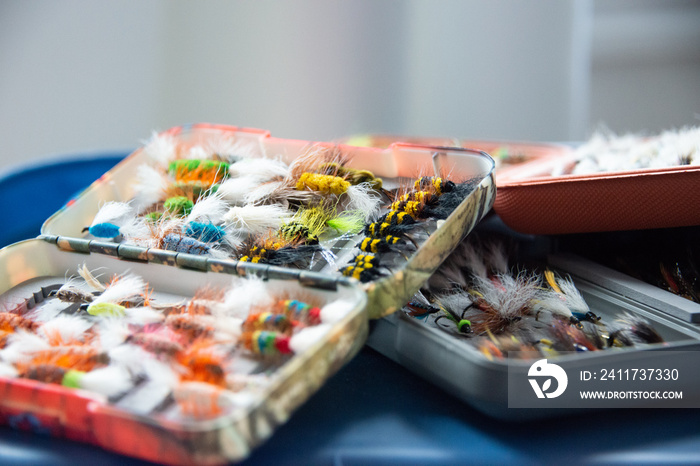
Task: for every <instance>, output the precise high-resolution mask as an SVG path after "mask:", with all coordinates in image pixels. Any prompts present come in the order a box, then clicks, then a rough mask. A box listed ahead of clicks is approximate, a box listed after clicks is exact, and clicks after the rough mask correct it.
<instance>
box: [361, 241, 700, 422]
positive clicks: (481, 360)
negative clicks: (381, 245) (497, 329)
mask: <svg viewBox="0 0 700 466" xmlns="http://www.w3.org/2000/svg"><path fill="white" fill-rule="evenodd" d="M538 260H541V261H542V262H541V264H542V266H546V267H547V268H549V269H550V270H553V271H555V273H557V274H559V276H562V277H567V278H568V279H569V280H571V282H572V283H573V284H574V285H575V287H576V289H577V290H578V292H579V293H580V296H581V297H582V298H583V300H585V302H586V304H587V306H588V308H589V309H590V310H591V311H592V312H593V313H594V315H595V318H596V319H600V323H605V324H610V323H615V322H616V319H619V318H621V317H623V316H624V315H625V314H626V315H630V316H634V317H635V318H639V319H640V321H641V322H645V323H647V324H649V325H650V326H651V327H652V328H653V329H654V332H655V334H656V335H658V336H660V338H661V339H662V340H663V341H662V342H661V341H660V342H656V343H650V344H649V343H646V342H645V343H642V342H637V343H635V345H634V346H632V347H624V348H598V349H597V350H590V351H589V350H588V349H587V348H585V347H574V345H572V346H571V347H569V348H565V347H564V346H563V345H562V347H561V348H559V349H562V351H561V352H557V351H551V349H550V347H545V345H543V344H542V343H540V344H535V343H534V342H531V344H525V343H527V342H526V341H525V340H524V339H523V338H520V339H519V340H518V341H515V340H511V339H510V338H512V337H505V336H504V335H505V334H498V335H489V336H488V337H480V339H477V338H476V337H467V336H466V335H463V334H460V333H459V332H458V331H457V329H456V328H451V329H450V331H446V330H445V328H446V325H445V324H440V325H436V324H435V322H428V321H426V320H425V319H423V318H417V317H416V316H415V314H414V312H413V311H414V309H412V308H410V307H408V306H407V307H406V308H405V309H404V310H403V311H400V312H396V313H394V314H392V315H389V316H387V317H385V318H383V319H380V320H378V321H376V322H373V324H372V329H371V332H370V336H369V339H368V341H367V344H368V345H369V346H370V347H371V348H373V349H375V350H377V351H379V352H380V353H382V354H384V355H385V356H387V357H389V358H391V359H392V360H394V361H396V362H397V363H399V364H401V365H402V366H404V367H407V368H409V369H410V370H411V371H413V372H414V373H416V374H417V375H419V376H421V377H423V378H424V379H426V380H429V381H431V382H432V383H434V384H436V385H438V386H439V387H441V388H443V389H444V390H445V391H446V392H448V393H450V394H451V395H453V396H455V397H456V398H458V399H460V400H462V401H463V402H465V403H467V404H469V405H471V406H473V407H474V408H476V409H477V410H479V411H481V412H483V413H485V414H488V415H490V416H493V417H496V418H499V419H502V420H505V421H526V420H532V419H539V418H548V417H555V416H563V415H566V414H571V413H576V412H581V410H582V409H585V408H586V407H587V406H586V405H585V404H582V403H581V401H580V400H577V399H576V398H575V396H578V393H579V392H578V391H576V392H575V395H572V393H569V392H572V390H571V389H570V388H567V393H566V395H571V396H574V398H572V397H571V396H568V397H561V399H560V400H556V401H557V402H558V404H554V403H553V401H554V400H549V399H547V400H538V399H537V398H536V397H535V394H534V392H533V391H532V390H531V389H530V387H529V385H528V384H527V380H528V377H529V376H532V375H533V374H532V372H531V367H532V365H533V363H534V362H535V361H537V360H540V359H544V358H546V359H547V360H548V361H550V362H554V363H556V364H557V365H558V366H560V367H561V368H562V369H563V370H564V371H565V372H566V373H567V375H568V378H569V386H570V387H571V386H572V385H573V384H576V383H580V382H578V381H576V380H572V378H573V377H579V374H580V373H582V371H586V372H587V373H596V371H597V373H598V374H599V375H600V369H601V368H604V369H605V370H608V371H609V370H611V369H615V368H617V369H620V370H622V371H624V370H625V368H639V367H644V368H675V369H676V370H677V371H679V373H680V374H682V376H681V377H680V378H679V379H678V381H674V382H673V386H672V387H673V388H674V389H676V390H680V391H682V392H683V397H684V400H685V402H687V403H689V404H694V405H695V406H697V404H698V403H700V398H699V397H698V391H697V387H698V384H700V378H698V376H697V370H696V369H695V366H696V364H697V358H694V357H693V358H683V357H677V356H675V355H674V354H678V353H674V352H676V351H694V352H698V351H700V327H699V326H698V323H699V322H700V314H699V312H700V306H698V305H697V304H696V303H693V302H691V301H688V300H686V299H684V298H681V297H679V296H676V295H674V294H671V293H669V292H667V291H664V290H661V289H658V288H656V287H654V286H652V285H649V284H646V283H643V282H641V281H639V280H635V279H632V278H630V277H629V276H626V275H624V274H621V273H619V272H616V271H614V270H611V269H609V268H606V267H603V266H601V265H600V264H596V263H594V262H591V261H588V260H585V259H583V258H581V257H579V256H575V255H570V254H552V255H548V256H540V257H539V258H538ZM449 261H450V258H448V259H447V260H446V263H448V262H449ZM520 270H521V272H523V273H525V269H520ZM471 323H472V324H473V321H472V322H471ZM451 327H456V326H455V325H454V323H451ZM476 340H480V342H479V343H477V341H476ZM541 342H544V338H542V340H541ZM543 348H544V349H545V350H547V351H543V350H542V349H543ZM699 354H700V353H699ZM577 387H580V386H577ZM640 387H641V388H644V385H643V384H642V385H641V386H640V385H637V386H636V387H634V388H640ZM581 388H583V387H581ZM587 388H590V387H587ZM605 388H607V389H610V387H609V386H608V387H605ZM576 390H578V388H577V389H576ZM518 391H519V392H520V393H517V392H518ZM523 393H524V394H527V395H528V396H530V397H531V400H530V399H528V400H527V405H524V404H523V401H522V398H520V396H521V395H522V394H523ZM514 395H515V396H516V397H517V402H516V404H513V403H512V401H513V398H512V397H513V396H514ZM548 402H549V403H548ZM649 406H650V402H649V400H643V399H641V398H640V399H636V400H626V401H619V402H618V404H617V405H616V406H613V405H611V404H608V405H607V407H626V408H640V407H649ZM588 407H589V408H590V407H594V408H602V407H606V406H605V404H604V402H601V403H600V404H598V405H596V406H590V405H589V406H588ZM513 408H532V409H513ZM542 408H544V409H542ZM547 408H555V409H547Z"/></svg>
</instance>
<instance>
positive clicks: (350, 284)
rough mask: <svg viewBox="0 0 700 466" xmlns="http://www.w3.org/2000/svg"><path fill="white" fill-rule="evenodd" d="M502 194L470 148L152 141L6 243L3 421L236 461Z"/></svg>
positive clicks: (190, 134)
mask: <svg viewBox="0 0 700 466" xmlns="http://www.w3.org/2000/svg"><path fill="white" fill-rule="evenodd" d="M495 194H496V193H495V184H494V161H493V159H491V158H490V157H489V156H488V155H487V154H486V153H484V152H481V151H478V150H470V149H463V148H452V147H441V146H429V145H420V144H407V143H395V144H390V145H389V146H388V147H386V148H369V147H356V146H352V145H345V144H334V143H323V142H309V141H300V140H289V139H278V138H275V137H272V136H271V135H270V134H269V133H268V132H267V131H262V130H257V129H249V128H238V127H232V126H223V125H212V124H195V125H189V126H183V127H176V128H173V129H171V130H168V131H165V132H163V133H158V134H154V135H153V136H152V137H151V139H150V140H149V141H148V142H146V143H145V144H144V145H143V146H142V147H140V148H139V149H138V150H136V151H135V152H134V153H132V154H131V155H130V156H129V157H127V158H126V159H124V160H123V161H122V162H120V163H119V164H118V165H117V166H115V167H114V168H113V169H111V170H110V171H108V172H107V173H105V174H104V175H103V176H102V177H101V178H100V179H99V180H97V181H95V182H94V183H93V184H92V185H90V186H89V187H88V188H87V189H86V190H85V191H84V192H83V193H82V194H81V195H80V196H79V197H78V198H77V199H75V200H74V201H71V202H70V205H67V206H65V207H64V208H62V209H61V210H59V211H58V212H56V213H55V214H54V215H53V216H51V217H50V218H49V219H48V220H47V221H46V222H45V223H44V225H43V227H42V231H41V233H42V234H41V236H40V237H39V238H36V239H29V240H26V241H22V242H19V243H15V244H12V245H10V246H8V247H6V248H4V249H2V250H0V267H1V268H2V269H3V270H4V271H5V273H3V274H1V275H0V292H1V293H2V301H1V302H2V306H3V310H2V311H3V312H2V313H0V319H2V332H3V333H2V349H0V355H1V358H0V369H1V370H2V374H1V376H0V387H2V388H1V389H2V392H3V397H2V399H1V400H0V417H1V418H2V419H3V420H4V421H5V422H7V419H9V418H10V417H12V416H18V415H29V414H30V415H32V416H33V418H35V419H36V422H37V423H39V425H41V426H42V429H43V430H45V431H46V432H48V433H50V434H51V435H53V436H59V437H65V438H69V439H73V440H78V441H82V442H88V443H92V444H95V445H98V446H101V447H103V448H105V449H107V450H111V451H114V452H118V453H121V454H124V455H128V456H133V457H138V458H142V459H145V460H150V461H156V462H161V463H168V464H224V463H228V462H231V461H237V460H241V459H243V458H245V457H246V456H247V455H248V454H249V452H250V451H251V449H252V448H255V447H257V446H258V445H260V444H261V443H263V442H264V440H265V439H266V438H268V437H269V436H270V435H272V434H273V432H274V430H275V428H276V426H278V425H280V424H281V423H284V422H285V421H286V420H287V419H288V418H289V416H291V415H292V413H293V411H294V410H295V408H297V407H298V406H300V405H301V404H302V403H304V402H305V400H307V399H308V398H309V397H310V396H311V395H312V394H313V393H314V392H315V391H316V390H317V389H318V388H319V387H320V386H321V385H322V384H323V383H324V381H325V380H326V379H327V378H328V377H329V376H330V375H332V374H333V373H335V372H336V371H337V370H338V369H339V368H340V367H341V366H342V365H343V364H344V363H346V362H347V361H349V360H350V359H351V358H352V357H353V356H354V355H355V354H356V352H357V351H358V350H359V349H360V348H361V347H362V345H363V344H364V343H365V340H366V338H367V334H368V327H369V326H368V319H377V318H380V317H382V316H386V315H389V314H391V313H393V312H395V311H396V310H398V309H400V308H401V307H402V306H403V305H404V304H405V303H406V302H407V301H409V300H410V298H411V296H413V294H414V293H415V292H417V291H418V289H419V288H420V287H421V285H422V284H423V283H424V282H425V281H426V280H427V279H428V278H429V277H430V276H431V274H432V273H433V272H434V271H435V270H436V269H437V268H438V266H439V265H440V264H441V263H442V262H443V260H444V259H445V258H446V257H447V256H448V255H449V254H450V252H451V251H452V250H453V249H454V248H455V247H456V246H457V245H458V244H459V243H460V241H461V240H462V239H463V238H464V237H465V236H466V235H467V234H468V233H469V232H470V231H471V230H472V228H473V227H474V226H475V225H476V224H477V222H479V220H480V219H481V218H483V217H484V216H485V214H486V213H487V212H488V211H489V210H490V208H491V206H492V204H493V202H494V199H495Z"/></svg>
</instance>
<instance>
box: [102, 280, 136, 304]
mask: <svg viewBox="0 0 700 466" xmlns="http://www.w3.org/2000/svg"><path fill="white" fill-rule="evenodd" d="M146 286H147V285H146V282H144V281H143V278H141V277H139V276H137V275H133V274H126V275H122V276H121V277H119V279H118V280H117V281H116V282H113V283H111V284H109V285H107V286H106V287H105V288H106V289H105V291H104V292H103V293H102V294H101V295H99V296H96V297H95V299H94V300H93V303H94V304H96V303H120V302H123V301H127V300H129V299H130V298H136V297H138V296H142V295H144V294H145V293H146Z"/></svg>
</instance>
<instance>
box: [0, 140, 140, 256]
mask: <svg viewBox="0 0 700 466" xmlns="http://www.w3.org/2000/svg"><path fill="white" fill-rule="evenodd" d="M126 155H128V152H127V151H120V152H106V153H96V154H86V155H81V156H80V157H76V156H71V157H64V158H62V159H60V160H58V161H54V162H48V163H41V164H34V165H29V166H26V167H23V168H21V169H18V170H14V171H12V172H9V173H5V174H3V175H1V176H0V199H2V204H3V207H2V215H3V220H2V222H0V224H1V225H2V228H0V247H4V246H7V245H8V244H11V243H15V242H17V241H21V240H24V239H28V238H34V237H36V236H37V235H39V233H40V230H41V225H42V224H43V223H44V220H46V219H47V218H49V217H50V216H51V214H53V213H54V212H56V211H57V210H58V209H60V208H61V207H63V206H64V205H65V204H66V203H67V202H68V201H70V200H71V199H72V198H74V197H76V196H77V195H78V194H80V192H82V191H83V190H84V189H85V188H86V187H88V186H89V185H90V183H92V182H93V181H95V180H96V179H98V178H99V177H100V176H102V174H103V173H105V172H106V171H108V170H109V169H110V168H112V167H113V166H114V165H116V164H117V163H118V162H119V161H120V160H122V159H123V158H124V157H125V156H126Z"/></svg>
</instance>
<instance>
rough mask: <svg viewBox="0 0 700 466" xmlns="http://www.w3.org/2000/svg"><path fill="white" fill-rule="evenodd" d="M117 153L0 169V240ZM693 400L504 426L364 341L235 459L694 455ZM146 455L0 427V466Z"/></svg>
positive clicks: (678, 458) (699, 443) (20, 234)
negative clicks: (0, 172) (678, 405)
mask: <svg viewBox="0 0 700 466" xmlns="http://www.w3.org/2000/svg"><path fill="white" fill-rule="evenodd" d="M124 155H125V153H101V154H94V156H92V157H84V156H81V157H80V158H74V159H73V158H70V157H67V158H64V159H62V160H61V161H59V162H55V163H49V164H42V165H40V166H34V167H29V168H26V169H23V170H16V171H14V172H12V173H7V174H5V175H4V176H0V199H3V201H4V205H5V208H6V212H5V213H6V215H7V216H8V217H7V221H6V222H3V224H4V225H3V229H2V231H0V246H4V245H7V244H9V243H11V242H14V241H18V240H20V239H26V238H31V237H34V236H36V235H38V234H39V228H40V225H41V223H42V222H43V220H44V219H46V218H48V217H49V216H50V215H51V214H52V213H53V212H54V211H56V210H57V209H58V208H60V207H61V206H62V205H63V204H64V203H65V202H66V201H67V200H68V199H70V198H71V197H72V196H74V195H75V194H77V193H78V192H79V191H80V190H81V189H82V188H84V187H86V186H87V185H88V184H89V183H90V182H91V181H92V180H94V179H97V178H98V177H99V176H100V175H101V174H102V173H104V172H105V171H107V170H108V169H109V168H110V167H111V166H113V165H114V164H115V163H116V162H117V161H118V160H120V159H121V158H122V157H123V156H124ZM698 414H699V413H698V411H696V410H694V409H684V410H670V409H637V410H607V411H595V410H588V411H584V412H581V413H580V414H578V415H569V416H566V417H558V418H553V419H549V420H539V421H532V422H523V423H514V422H504V421H499V420H495V419H492V418H489V417H487V416H485V415H483V414H481V413H480V412H478V411H476V410H475V409H473V408H472V407H470V406H468V405H466V404H464V403H462V402H460V401H458V400H457V399H455V398H453V397H452V396H450V395H449V394H448V393H446V392H444V391H443V390H441V389H439V388H436V387H435V386H433V385H431V384H430V383H429V382H428V381H425V380H423V379H421V378H419V377H417V376H415V375H413V374H412V373H411V372H409V371H408V370H406V369H404V368H403V367H401V366H399V365H398V364H396V363H394V362H393V361H390V360H389V359H387V358H385V357H384V356H382V355H381V354H379V353H377V352H375V351H374V350H372V349H370V348H368V347H365V348H363V349H362V350H361V351H360V353H359V354H358V355H357V357H355V358H354V359H353V360H352V361H351V362H350V363H348V364H347V365H346V366H345V367H344V368H342V369H341V370H340V371H339V372H338V373H337V374H336V375H334V376H333V377H331V378H330V379H329V380H328V382H327V383H326V384H325V385H324V386H323V387H322V388H321V389H320V390H319V391H318V392H317V393H316V394H315V395H314V396H313V397H312V398H311V399H310V400H309V401H308V402H307V403H306V404H304V405H303V406H302V407H301V408H300V409H299V410H298V411H297V412H296V413H295V414H294V415H293V416H292V418H291V419H290V420H289V421H288V422H287V423H286V424H284V425H283V426H281V427H280V428H279V429H278V430H277V431H276V432H275V433H274V435H273V436H272V437H271V438H270V439H269V440H268V441H267V442H266V443H265V444H264V445H262V446H261V447H260V448H258V449H257V450H255V451H254V452H253V453H252V455H251V456H250V457H249V459H248V460H247V461H245V462H244V463H243V464H304V465H312V464H335V465H350V464H504V463H508V464H543V463H546V464H549V463H562V462H563V461H566V462H567V463H570V464H693V463H697V464H700V421H699V419H698ZM76 463H82V464H101V465H112V464H115V465H116V464H120V465H123V464H133V465H137V464H147V463H144V462H142V461H139V460H135V459H131V458H127V457H124V456H120V455H116V454H113V453H109V452H106V451H104V450H101V449H99V448H97V447H93V446H90V445H85V444H80V443H76V442H72V441H68V440H64V439H60V438H51V437H46V436H42V435H39V434H33V433H29V432H23V431H15V430H12V429H10V428H9V427H0V464H21V465H63V464H66V465H67V464H76Z"/></svg>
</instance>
